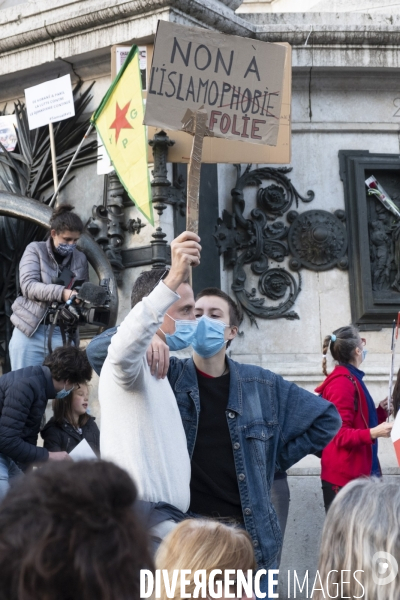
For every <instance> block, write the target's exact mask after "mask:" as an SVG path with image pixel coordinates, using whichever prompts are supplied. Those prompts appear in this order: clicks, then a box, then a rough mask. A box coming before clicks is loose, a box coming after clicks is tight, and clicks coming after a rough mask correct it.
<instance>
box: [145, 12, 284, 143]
mask: <svg viewBox="0 0 400 600" xmlns="http://www.w3.org/2000/svg"><path fill="white" fill-rule="evenodd" d="M286 54H287V47H286V46H285V45H282V44H270V43H267V42H260V41H257V40H253V39H248V38H241V37H237V36H230V35H224V34H219V33H215V32H213V31H209V30H205V29H199V28H195V27H185V26H183V25H176V24H175V23H170V22H166V21H160V22H159V25H158V29H157V36H156V43H155V47H154V53H153V61H152V67H151V72H150V76H149V84H148V89H147V103H146V114H145V119H144V122H145V124H146V125H153V126H156V127H163V128H167V129H172V130H180V129H181V127H182V119H183V117H184V115H185V113H186V110H187V109H190V110H192V111H193V112H195V111H196V110H198V109H199V108H201V107H202V106H204V109H205V111H206V112H207V114H208V122H207V126H208V129H209V135H210V136H216V137H222V138H225V139H231V140H237V141H242V142H250V143H254V144H268V145H271V146H275V145H276V143H277V140H278V133H279V122H280V116H281V105H282V91H283V81H284V69H285V61H286Z"/></svg>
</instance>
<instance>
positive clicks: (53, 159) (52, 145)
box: [49, 123, 59, 197]
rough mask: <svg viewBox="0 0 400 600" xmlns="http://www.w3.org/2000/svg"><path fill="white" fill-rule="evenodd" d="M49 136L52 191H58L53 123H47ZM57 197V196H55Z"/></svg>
mask: <svg viewBox="0 0 400 600" xmlns="http://www.w3.org/2000/svg"><path fill="white" fill-rule="evenodd" d="M49 135H50V151H51V163H52V166H53V180H54V189H55V190H58V187H59V186H58V175H57V158H56V143H55V140H54V127H53V123H49ZM56 195H57V197H58V194H56Z"/></svg>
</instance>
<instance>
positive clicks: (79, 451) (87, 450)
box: [69, 439, 97, 461]
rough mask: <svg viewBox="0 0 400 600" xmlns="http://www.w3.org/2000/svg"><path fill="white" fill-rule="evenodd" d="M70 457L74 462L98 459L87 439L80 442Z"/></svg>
mask: <svg viewBox="0 0 400 600" xmlns="http://www.w3.org/2000/svg"><path fill="white" fill-rule="evenodd" d="M69 455H70V457H71V458H72V460H73V461H78V460H95V459H97V456H96V455H95V453H94V452H93V450H92V449H91V447H90V446H89V444H88V443H87V441H86V440H85V439H83V440H82V441H81V442H79V444H78V445H77V446H75V448H74V449H73V450H71V452H70V453H69Z"/></svg>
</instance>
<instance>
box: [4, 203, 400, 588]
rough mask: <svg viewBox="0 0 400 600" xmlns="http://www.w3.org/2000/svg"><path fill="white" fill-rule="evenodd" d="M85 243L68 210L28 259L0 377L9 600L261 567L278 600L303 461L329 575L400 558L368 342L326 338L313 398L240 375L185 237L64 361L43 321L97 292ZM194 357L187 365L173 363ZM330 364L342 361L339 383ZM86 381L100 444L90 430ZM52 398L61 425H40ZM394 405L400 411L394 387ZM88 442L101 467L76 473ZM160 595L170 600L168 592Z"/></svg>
mask: <svg viewBox="0 0 400 600" xmlns="http://www.w3.org/2000/svg"><path fill="white" fill-rule="evenodd" d="M82 230H83V225H82V222H81V220H80V219H79V217H78V216H77V215H76V214H75V213H74V212H73V210H72V207H71V206H61V207H60V208H59V209H57V211H55V213H54V215H53V218H52V221H51V231H50V236H49V238H48V239H47V241H45V242H33V243H32V244H29V245H28V246H27V248H26V251H25V253H24V255H23V257H22V260H21V265H20V281H21V295H20V296H19V297H18V298H17V300H16V301H15V303H14V305H13V311H14V312H13V317H12V322H13V324H14V325H15V329H14V333H13V337H12V340H11V344H10V356H11V365H12V369H13V370H12V371H11V372H10V373H7V374H5V375H3V376H2V377H1V378H0V573H1V582H0V588H1V589H0V600H1V599H2V598H4V599H7V600H14V599H15V600H17V599H18V600H25V599H28V598H29V599H31V598H32V599H33V598H37V595H35V592H37V591H38V590H40V594H41V596H40V597H41V598H43V599H44V600H50V599H54V600H55V599H56V598H57V600H67V599H69V598H75V599H77V598H79V599H82V600H89V599H90V600H92V599H93V598H96V599H99V600H111V599H115V600H125V599H131V598H132V599H134V598H135V599H136V598H139V571H140V569H142V568H143V569H150V570H153V569H154V568H155V567H156V568H157V569H163V570H165V571H166V572H173V571H174V570H176V569H178V570H179V569H191V570H192V571H195V570H197V569H203V570H205V571H206V572H207V573H208V572H211V570H213V569H220V570H221V571H222V572H224V571H225V570H226V569H242V570H247V569H253V570H254V573H256V574H257V573H258V576H259V581H260V586H259V589H260V597H264V598H265V597H266V598H269V597H275V596H273V595H272V593H271V588H270V587H269V586H268V571H271V570H275V569H278V568H279V563H280V556H281V550H282V544H283V536H284V533H285V528H286V522H287V516H288V510H289V487H288V483H287V470H288V469H289V468H290V467H291V466H292V465H293V464H295V463H297V462H298V461H299V460H300V459H302V458H303V457H305V456H306V455H308V454H316V455H318V456H321V479H322V490H323V499H324V505H325V509H326V511H327V519H326V523H325V529H324V533H323V539H322V548H321V559H320V567H319V569H320V571H321V572H323V573H325V574H327V573H328V572H330V571H332V570H335V569H336V570H339V571H340V569H350V568H354V570H356V569H358V568H361V569H364V570H365V569H368V568H370V569H373V564H372V562H373V554H374V549H375V550H376V551H378V550H386V551H387V552H390V553H392V554H393V556H395V557H398V558H399V559H400V548H399V543H398V542H397V538H398V537H399V536H398V523H399V520H398V510H399V506H400V504H399V503H397V504H396V498H397V491H396V490H395V489H394V488H395V487H396V486H395V485H394V484H391V483H385V482H383V481H382V477H381V476H382V473H381V469H380V465H379V460H378V453H377V444H378V442H377V440H378V438H380V437H388V436H389V435H390V431H391V428H392V422H388V419H387V418H388V399H386V400H384V401H382V402H381V403H380V405H379V407H378V409H376V408H375V403H374V401H373V399H372V397H371V395H370V393H369V391H368V389H367V387H366V386H365V384H364V382H363V376H364V373H363V371H361V369H360V366H361V364H362V361H363V359H364V358H365V340H364V339H362V338H361V337H360V334H359V332H358V330H357V329H356V328H355V327H354V326H346V327H341V328H340V329H337V330H335V331H333V332H332V333H331V334H329V335H328V336H327V337H326V338H325V340H324V343H323V365H322V366H323V373H324V375H325V376H326V379H325V381H324V382H323V384H321V386H319V387H318V388H317V389H316V393H311V392H308V391H306V390H304V389H302V388H301V387H299V386H297V385H296V384H294V383H292V382H288V381H286V380H284V379H283V378H282V377H280V376H279V375H276V374H275V373H273V372H271V371H269V370H267V369H264V368H262V367H259V366H255V365H250V364H243V363H238V362H236V361H234V360H232V359H231V358H229V357H228V356H227V348H229V346H230V345H231V344H232V343H234V339H235V337H236V336H237V334H238V329H239V326H240V322H241V314H240V312H239V309H238V307H237V305H236V303H235V302H234V301H233V300H232V299H231V298H230V296H229V295H227V294H225V293H224V292H223V291H221V290H220V289H217V288H207V289H204V290H202V291H201V292H200V293H199V294H198V295H197V297H196V299H195V298H194V296H193V290H192V288H191V286H190V284H189V275H190V269H191V268H195V267H196V266H197V265H198V264H199V263H200V260H201V245H200V238H199V237H198V236H197V235H196V234H194V233H191V232H184V233H182V234H181V235H180V236H178V237H177V238H176V239H175V240H174V241H173V242H172V243H171V267H170V268H169V269H151V270H149V271H145V272H144V273H142V274H141V275H140V276H139V277H138V278H137V280H136V281H135V283H134V285H133V289H132V294H131V310H130V312H129V314H128V315H127V317H126V318H125V319H124V320H123V321H122V323H120V324H119V326H118V327H114V328H111V329H108V330H106V331H105V332H104V333H102V334H100V335H98V336H96V337H95V338H94V339H93V340H92V341H91V342H90V344H89V345H88V347H87V348H86V350H82V349H80V348H79V347H78V346H75V345H69V346H66V345H64V340H63V336H62V332H61V331H60V330H59V329H58V328H57V326H55V325H54V324H52V322H51V320H49V309H50V306H51V304H52V303H53V302H58V303H60V302H65V301H67V300H72V297H73V295H74V293H75V292H74V290H73V289H72V287H73V284H74V281H76V280H77V279H79V280H82V281H84V280H87V279H88V265H87V261H86V258H85V257H84V255H83V254H82V253H81V252H79V251H78V250H77V249H76V242H77V240H78V239H79V236H80V234H81V232H82ZM49 338H51V344H50V346H52V349H53V351H52V352H51V353H50V354H48V346H49V345H48V342H49ZM190 346H191V347H192V349H193V353H192V356H191V358H186V359H179V358H177V357H176V356H172V355H170V351H176V350H181V349H185V348H189V347H190ZM328 351H330V353H331V355H332V357H333V359H334V360H335V361H336V362H337V366H336V367H335V368H334V370H333V372H332V373H331V374H330V375H328V373H327V370H326V356H327V353H328ZM92 369H93V370H94V371H95V372H96V373H97V374H98V375H99V376H100V380H99V402H100V408H101V417H102V421H101V423H102V426H101V432H100V431H99V429H98V427H97V425H96V422H95V419H94V417H93V416H91V415H90V414H88V408H89V406H88V403H89V382H90V379H91V376H92ZM49 399H50V400H52V408H53V413H54V415H53V417H52V418H51V419H50V420H49V421H48V423H46V424H45V425H44V426H43V416H44V413H45V410H46V406H47V402H48V400H49ZM393 404H394V406H395V412H397V410H398V408H399V404H400V383H399V384H398V385H396V387H395V390H394V403H393ZM39 432H40V435H41V437H42V438H43V443H44V446H43V447H40V446H38V445H37V443H38V436H39ZM84 439H85V440H86V441H87V442H88V444H89V445H90V446H91V448H92V450H93V451H94V453H95V454H96V455H97V456H98V457H100V456H101V460H99V461H95V462H86V461H82V462H80V463H74V462H72V460H71V457H70V455H69V454H70V452H71V451H72V450H73V449H74V448H75V447H76V446H77V445H78V444H79V443H80V442H81V441H82V440H84ZM46 462H48V463H49V464H48V465H45V464H44V463H46ZM33 467H34V468H33ZM360 478H362V479H360ZM353 480H355V481H353ZM342 488H344V489H342ZM389 496H390V497H391V498H392V499H393V503H394V504H393V505H391V504H390V503H389V502H387V501H384V499H385V498H387V497H389ZM361 499H362V501H361ZM328 509H329V510H328ZM378 509H379V510H381V511H383V512H382V514H381V515H380V516H379V515H378ZM368 516H371V518H370V520H368ZM378 521H379V524H378ZM379 544H381V545H380V546H379ZM378 546H379V548H378ZM360 565H363V566H361V567H360ZM332 581H333V582H334V579H333V580H332ZM374 581H375V580H374V579H373V578H372V577H369V578H368V581H367V582H366V585H367V588H366V589H367V592H368V594H369V595H365V596H364V597H366V598H368V597H369V598H370V599H371V600H372V598H374V600H375V599H376V598H378V599H379V600H380V599H381V598H382V600H383V598H385V599H386V598H387V599H388V600H395V598H396V597H397V596H396V595H395V591H393V590H394V589H395V588H394V587H393V586H392V584H390V585H388V586H385V587H384V586H382V587H384V589H385V593H386V594H389V595H386V596H385V595H382V594H384V592H383V591H381V589H380V587H379V585H378V584H376V582H375V583H374ZM192 583H193V582H192ZM192 583H191V585H192ZM374 585H375V587H374ZM189 587H190V586H189ZM375 588H376V589H375ZM345 591H346V590H345ZM345 591H344V592H345ZM353 591H354V590H353V588H348V590H347V592H352V593H353ZM225 592H226V593H227V592H228V590H224V594H225ZM344 592H343V591H342V597H343V598H344V597H351V596H345V595H343V594H344ZM175 594H176V595H175V596H174V597H176V598H180V597H181V592H180V589H179V586H178V587H177V588H176V590H175ZM379 594H381V595H379ZM390 594H392V595H390ZM161 597H162V598H166V597H171V596H167V595H166V590H165V588H164V587H163V586H161ZM243 597H245V596H243ZM321 597H322V596H321ZM354 597H356V596H354Z"/></svg>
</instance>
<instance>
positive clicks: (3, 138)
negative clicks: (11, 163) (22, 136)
mask: <svg viewBox="0 0 400 600" xmlns="http://www.w3.org/2000/svg"><path fill="white" fill-rule="evenodd" d="M16 128H17V117H16V116H15V115H4V116H0V143H1V144H2V146H4V148H5V149H6V150H8V152H12V151H13V150H15V146H16V145H17V134H16V131H15V130H16ZM0 152H3V149H2V148H1V147H0Z"/></svg>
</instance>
